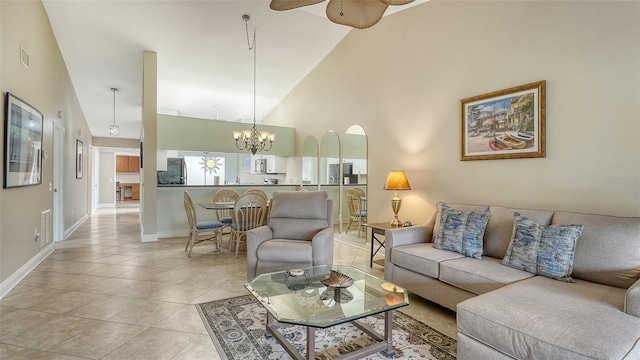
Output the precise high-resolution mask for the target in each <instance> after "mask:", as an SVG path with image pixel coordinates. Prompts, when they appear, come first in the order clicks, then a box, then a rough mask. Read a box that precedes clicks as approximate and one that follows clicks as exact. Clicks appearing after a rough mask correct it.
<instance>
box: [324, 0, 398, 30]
mask: <svg viewBox="0 0 640 360" xmlns="http://www.w3.org/2000/svg"><path fill="white" fill-rule="evenodd" d="M387 7H389V5H388V4H387V3H386V2H383V1H380V0H329V4H328V5H327V17H328V18H329V20H331V21H333V22H334V23H336V24H341V25H348V26H352V27H354V28H356V29H366V28H368V27H371V26H373V25H375V24H376V23H378V21H380V19H382V15H384V12H385V11H386V10H387Z"/></svg>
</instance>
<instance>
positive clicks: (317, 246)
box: [311, 227, 334, 266]
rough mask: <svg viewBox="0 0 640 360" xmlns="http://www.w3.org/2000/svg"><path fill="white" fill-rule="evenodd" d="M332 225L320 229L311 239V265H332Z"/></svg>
mask: <svg viewBox="0 0 640 360" xmlns="http://www.w3.org/2000/svg"><path fill="white" fill-rule="evenodd" d="M333 240H334V239H333V227H328V228H325V229H322V230H320V231H319V232H318V233H317V234H315V235H314V237H313V238H312V239H311V248H312V252H313V266H318V265H333Z"/></svg>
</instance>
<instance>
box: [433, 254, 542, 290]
mask: <svg viewBox="0 0 640 360" xmlns="http://www.w3.org/2000/svg"><path fill="white" fill-rule="evenodd" d="M500 261H501V259H496V258H491V257H487V256H483V257H482V259H474V258H469V257H465V258H460V259H454V260H447V261H443V262H441V263H440V280H441V281H443V282H446V283H447V284H451V285H453V286H456V287H459V288H461V289H464V290H467V291H469V292H472V293H474V294H484V293H486V292H489V291H492V290H496V289H499V288H501V287H503V286H505V285H509V284H511V283H513V282H516V281H520V280H524V279H528V278H530V277H532V276H534V275H533V274H531V273H528V272H526V271H522V270H517V269H512V268H510V267H507V266H504V265H502V264H501V263H500Z"/></svg>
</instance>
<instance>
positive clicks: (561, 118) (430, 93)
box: [265, 1, 640, 223]
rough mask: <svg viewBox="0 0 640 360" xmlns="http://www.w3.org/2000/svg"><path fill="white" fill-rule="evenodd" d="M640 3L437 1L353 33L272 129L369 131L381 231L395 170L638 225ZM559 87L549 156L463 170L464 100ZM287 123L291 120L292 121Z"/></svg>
mask: <svg viewBox="0 0 640 360" xmlns="http://www.w3.org/2000/svg"><path fill="white" fill-rule="evenodd" d="M638 44H640V3H638V2H609V1H607V2H544V1H529V2H520V1H519V2H504V1H500V2H487V1H481V2H479V1H470V2H463V1H455V2H454V1H430V2H428V3H425V4H422V5H419V6H416V7H414V8H412V9H409V10H407V11H402V12H400V13H397V14H394V15H391V16H388V17H385V18H384V19H383V20H382V21H381V22H380V23H379V24H378V25H376V26H374V27H372V28H370V29H367V30H353V31H351V33H350V34H349V35H348V36H347V37H346V38H345V39H344V40H343V41H342V43H340V44H339V45H338V46H337V47H336V48H335V49H334V51H333V52H332V53H330V54H329V56H327V57H326V58H325V59H324V60H323V61H322V62H321V63H320V64H319V65H318V66H317V67H316V69H314V71H313V72H311V73H310V74H309V75H308V76H307V77H306V78H305V79H304V80H303V81H302V82H301V83H300V84H299V85H298V86H297V87H296V89H294V91H293V92H291V93H290V94H289V95H288V96H287V98H286V99H285V100H284V101H283V102H282V103H281V104H280V105H279V106H278V107H277V108H276V109H275V110H274V111H273V112H272V113H271V114H270V115H269V116H268V117H267V119H265V123H269V124H287V121H288V119H296V120H295V123H294V124H292V125H293V126H295V128H296V143H297V144H298V149H297V151H298V153H300V151H301V144H302V143H303V141H304V139H305V137H306V136H307V135H314V136H316V137H317V139H321V138H322V135H323V134H324V133H325V131H327V130H329V129H331V130H335V131H336V132H337V133H338V134H340V136H341V139H342V138H343V137H344V133H345V131H346V129H347V128H348V127H349V126H351V125H353V124H359V125H362V127H363V128H364V129H365V131H366V132H367V135H368V146H369V148H368V150H369V152H368V154H369V173H368V184H369V186H368V191H369V193H368V195H369V197H368V199H369V221H370V222H371V221H384V220H389V219H390V218H392V212H391V209H390V204H389V200H390V198H391V197H392V196H393V194H392V193H391V192H387V191H383V190H382V187H383V184H384V181H385V178H386V175H387V172H388V170H390V169H392V168H400V169H405V170H406V171H407V175H408V177H409V181H410V182H411V185H412V188H413V190H411V191H405V192H402V193H401V196H402V197H403V199H404V202H403V207H402V210H401V212H400V215H401V216H400V218H401V219H403V220H411V221H413V222H414V223H421V222H424V221H426V220H427V218H428V217H429V216H430V215H431V214H432V212H433V208H434V205H435V203H436V202H437V201H449V202H465V203H489V204H502V205H511V206H523V207H531V208H540V209H562V210H572V211H581V212H589V213H591V212H594V213H607V214H615V215H626V216H640V141H639V139H640V107H639V105H638V99H640V81H639V79H640V66H639V65H640V46H638ZM539 80H546V81H547V108H546V110H547V112H546V114H547V128H546V134H547V156H546V158H540V159H518V160H515V159H514V160H491V161H466V162H462V161H460V160H459V159H460V99H463V98H467V97H471V96H474V95H480V94H483V93H488V92H492V91H496V90H500V89H504V88H508V87H512V86H517V85H522V84H527V83H531V82H535V81H539ZM287 125H289V124H287Z"/></svg>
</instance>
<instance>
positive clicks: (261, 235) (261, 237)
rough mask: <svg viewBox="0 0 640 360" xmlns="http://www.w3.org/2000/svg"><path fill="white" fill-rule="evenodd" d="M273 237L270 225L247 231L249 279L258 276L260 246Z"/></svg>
mask: <svg viewBox="0 0 640 360" xmlns="http://www.w3.org/2000/svg"><path fill="white" fill-rule="evenodd" d="M272 238H273V231H272V230H271V228H270V227H268V226H260V227H258V228H255V229H251V230H249V231H247V280H249V281H251V280H253V278H254V277H255V276H256V266H257V265H258V247H259V246H260V244H262V243H263V242H265V241H267V240H269V239H272Z"/></svg>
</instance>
